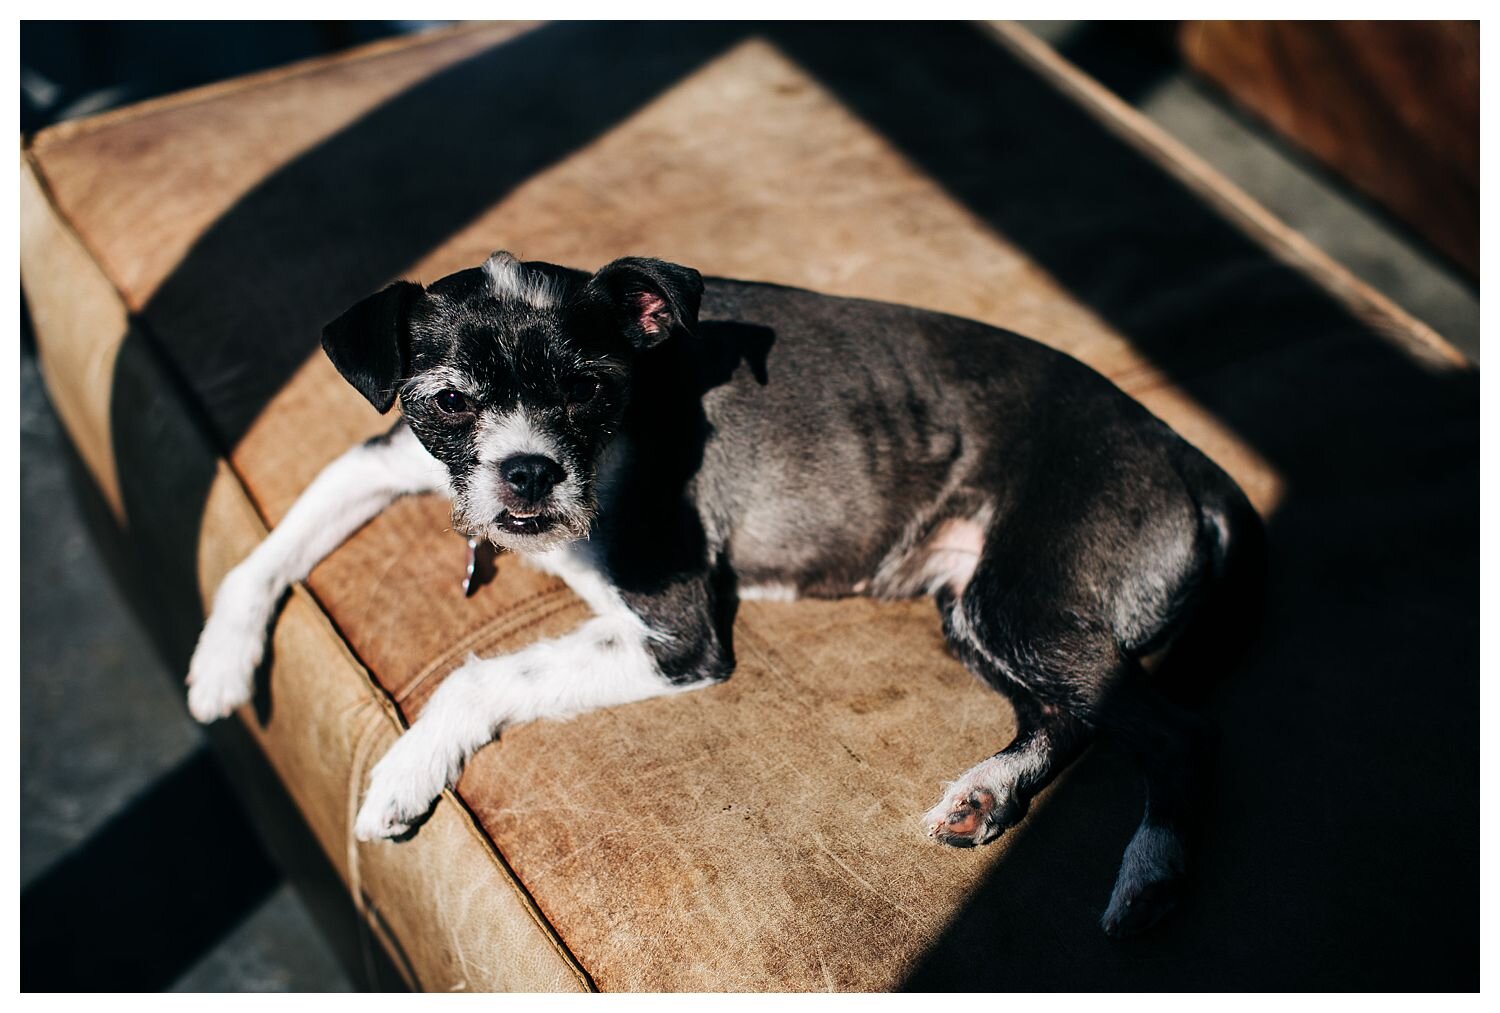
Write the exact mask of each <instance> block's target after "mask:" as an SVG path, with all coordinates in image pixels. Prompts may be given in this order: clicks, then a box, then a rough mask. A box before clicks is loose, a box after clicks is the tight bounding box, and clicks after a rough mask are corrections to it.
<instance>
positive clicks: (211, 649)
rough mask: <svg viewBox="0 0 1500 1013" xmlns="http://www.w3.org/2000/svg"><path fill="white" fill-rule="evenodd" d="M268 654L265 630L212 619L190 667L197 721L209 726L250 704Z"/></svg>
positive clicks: (190, 694)
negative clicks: (260, 665) (256, 672)
mask: <svg viewBox="0 0 1500 1013" xmlns="http://www.w3.org/2000/svg"><path fill="white" fill-rule="evenodd" d="M264 651H265V631H264V630H262V629H255V630H246V629H244V628H236V627H235V626H233V625H230V624H227V623H216V622H215V621H214V619H213V618H210V619H209V621H208V625H207V626H205V627H204V628H203V633H202V635H201V636H199V638H198V646H197V647H196V648H195V649H194V650H193V660H192V661H191V662H190V663H189V665H188V677H187V683H188V710H189V711H191V712H192V715H193V717H195V718H197V719H198V720H199V721H202V722H203V723H204V724H207V723H208V722H210V721H217V720H218V719H219V718H222V717H228V716H229V715H230V714H231V713H233V712H234V709H235V708H236V707H238V706H240V705H241V704H243V703H246V702H248V701H249V699H250V694H251V693H252V692H253V691H254V689H255V669H256V666H258V665H259V664H260V659H261V656H262V654H263V653H264Z"/></svg>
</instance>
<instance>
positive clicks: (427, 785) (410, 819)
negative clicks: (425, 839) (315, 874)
mask: <svg viewBox="0 0 1500 1013" xmlns="http://www.w3.org/2000/svg"><path fill="white" fill-rule="evenodd" d="M447 786H448V775H447V771H446V769H445V767H444V765H443V764H442V763H441V762H439V761H438V760H437V758H435V757H433V756H432V755H431V754H430V751H428V750H426V749H424V748H423V745H422V743H421V741H420V740H419V739H416V738H413V735H412V733H411V732H407V733H406V734H405V735H403V736H402V737H401V738H400V739H399V740H398V741H397V742H396V744H395V745H394V746H392V747H391V751H390V752H389V753H386V754H385V758H384V759H382V760H381V761H380V762H379V763H377V764H376V765H375V769H374V770H373V771H371V772H370V788H369V790H368V791H366V792H365V800H364V802H363V803H362V804H361V805H360V807H359V814H358V815H356V816H355V817H354V837H355V839H356V840H360V841H378V840H385V839H389V838H392V837H400V836H401V835H402V834H404V833H406V832H407V831H408V830H410V829H411V826H412V824H413V823H415V822H416V821H417V820H418V819H420V818H421V817H422V816H423V815H424V814H425V813H426V812H427V810H429V809H431V808H432V803H433V802H434V801H435V800H436V799H437V797H438V796H439V795H441V794H442V793H443V789H444V788H446V787H447Z"/></svg>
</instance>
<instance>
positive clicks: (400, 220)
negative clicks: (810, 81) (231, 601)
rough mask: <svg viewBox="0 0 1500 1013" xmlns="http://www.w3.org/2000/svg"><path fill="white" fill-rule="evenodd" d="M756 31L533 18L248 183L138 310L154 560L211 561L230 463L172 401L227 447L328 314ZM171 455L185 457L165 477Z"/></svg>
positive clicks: (140, 425) (125, 381) (122, 365)
mask: <svg viewBox="0 0 1500 1013" xmlns="http://www.w3.org/2000/svg"><path fill="white" fill-rule="evenodd" d="M742 31H743V30H742V29H741V28H739V27H737V26H734V25H729V24H711V25H673V26H645V25H598V24H578V23H573V24H557V25H547V26H543V27H540V28H537V29H533V30H531V31H529V32H527V33H526V34H524V35H522V36H520V37H517V38H515V39H513V40H511V41H508V42H505V43H502V44H500V45H498V46H495V47H492V48H489V49H486V50H484V51H482V52H480V53H478V54H477V55H474V56H472V57H469V58H466V59H463V60H461V61H459V62H457V63H455V64H453V65H452V66H449V67H447V68H445V69H442V70H440V71H438V72H436V73H434V74H433V75H431V76H430V77H428V78H426V79H424V80H423V81H421V82H420V83H418V84H416V85H414V86H412V87H410V88H408V89H406V90H404V91H402V92H401V93H400V94H398V95H396V96H395V97H393V98H391V99H389V100H388V101H386V102H385V103H383V104H382V105H380V106H378V107H377V108H375V109H373V110H371V111H370V112H368V113H367V114H365V115H364V116H362V117H361V118H359V119H358V120H356V121H354V122H353V123H351V124H350V125H349V126H347V127H346V128H344V129H343V130H341V131H339V132H338V133H336V134H334V135H333V136H331V137H329V138H327V139H326V140H324V141H322V142H321V143H319V144H317V145H316V146H314V147H313V148H311V149H309V150H308V151H306V152H304V153H303V154H301V155H299V156H298V157H297V158H296V159H294V160H293V161H292V162H290V163H289V164H287V165H285V166H284V167H282V168H280V169H279V170H277V171H276V172H275V173H273V174H272V175H271V176H269V177H267V178H266V179H265V180H263V181H261V182H260V183H259V184H257V185H256V186H255V187H254V188H253V189H252V190H251V191H249V192H248V193H247V194H245V195H244V196H243V197H242V198H241V199H240V200H238V201H237V202H236V203H235V204H234V206H233V207H231V208H230V209H229V210H228V211H226V212H225V214H224V215H223V216H222V217H221V218H220V219H219V220H217V221H216V222H215V223H214V224H213V226H212V227H211V228H209V229H208V230H207V231H206V232H205V233H204V234H203V235H202V236H201V237H200V238H199V239H198V240H197V241H196V242H195V243H194V244H193V246H192V248H191V249H190V250H189V251H188V252H187V254H186V255H185V256H184V258H183V260H182V261H181V263H179V264H178V265H177V267H176V268H175V269H174V270H173V272H172V273H171V275H170V276H169V277H168V278H167V279H166V280H165V281H164V282H163V283H162V284H161V286H160V287H159V288H158V289H157V290H156V292H155V293H154V294H153V295H152V296H151V298H150V300H149V302H148V303H147V304H146V305H145V306H144V307H143V308H142V309H141V310H140V311H139V312H138V313H137V314H135V315H134V317H133V319H132V328H131V331H130V333H129V334H128V335H127V337H126V339H125V341H124V344H123V345H122V347H121V350H120V354H119V358H118V360H117V363H116V369H115V375H114V377H113V388H112V391H111V413H110V415H111V417H110V431H111V436H112V439H113V443H114V446H113V449H114V457H115V461H116V462H117V467H118V470H119V473H120V478H121V487H122V488H121V495H122V499H123V502H124V506H125V514H126V517H127V519H130V518H138V519H141V520H143V521H146V523H140V524H137V525H135V526H134V530H135V532H136V533H137V534H138V535H139V536H140V538H141V540H142V547H143V548H144V549H145V550H146V551H147V552H148V553H149V558H151V559H153V560H154V565H155V566H157V567H158V568H160V569H162V570H164V571H165V572H168V573H172V574H194V573H196V572H197V545H198V529H199V524H200V522H201V518H202V514H203V506H204V503H205V501H206V496H207V491H208V488H209V484H210V482H211V480H212V477H213V472H212V462H211V461H206V460H204V455H203V453H202V451H201V449H199V447H198V446H197V445H196V439H197V436H196V434H191V433H186V432H184V431H183V430H182V427H181V426H180V424H178V423H176V422H174V420H173V419H171V418H168V417H167V415H168V414H170V412H172V411H178V410H181V408H180V406H182V405H186V406H188V409H189V410H190V411H195V412H197V413H199V417H198V418H197V420H196V421H197V422H198V423H199V427H200V428H201V430H202V432H203V433H205V434H208V435H209V436H210V437H211V438H212V439H213V440H215V441H216V442H217V445H218V450H219V451H220V453H222V454H224V455H226V456H227V454H228V452H229V451H231V450H232V449H233V448H234V446H235V445H236V444H237V443H238V442H239V440H240V439H241V438H242V437H243V435H244V433H245V432H246V431H247V430H248V428H249V426H250V424H251V423H252V422H253V421H254V419H255V418H256V417H257V416H258V415H259V414H260V412H261V411H262V410H263V409H264V407H265V406H266V405H267V404H268V403H269V401H270V400H271V398H272V397H273V396H274V395H275V394H276V393H277V392H278V391H279V390H281V389H282V388H283V387H284V386H285V384H286V383H287V381H288V380H289V379H290V377H291V376H292V374H293V373H294V372H295V371H296V370H297V369H298V368H299V367H300V366H302V365H303V364H304V363H305V362H306V361H307V360H308V358H309V357H311V356H312V355H314V354H315V353H316V352H317V350H318V336H319V333H320V330H321V328H322V325H323V324H324V323H326V322H327V321H328V320H330V319H332V318H333V317H334V316H336V315H337V314H338V313H340V312H342V310H343V309H345V308H346V307H347V306H349V305H350V304H352V303H353V302H355V301H356V300H358V299H359V298H361V297H362V296H364V295H366V294H368V293H369V292H370V291H373V290H374V289H376V288H378V287H380V286H381V285H383V284H385V283H386V282H387V281H389V280H391V279H392V278H393V277H395V276H396V275H397V274H399V273H400V272H401V271H402V270H403V269H405V268H407V267H409V266H410V265H411V264H412V263H413V262H415V261H416V260H418V259H419V258H420V257H422V256H423V255H425V254H426V253H428V252H429V251H431V250H432V249H434V248H436V247H438V246H439V245H441V244H442V242H443V241H444V240H446V239H447V238H449V237H450V236H452V235H453V234H454V233H455V232H457V231H459V230H460V229H461V228H463V227H464V226H465V225H466V224H468V223H469V222H470V221H472V220H473V219H474V218H475V217H477V216H478V215H480V214H481V213H482V212H483V211H485V210H486V209H487V208H489V207H491V206H492V205H493V204H494V203H495V202H496V201H498V200H499V199H501V198H502V197H503V196H505V195H506V194H507V193H509V192H510V191H512V190H513V189H515V188H516V187H517V186H519V185H520V184H522V183H524V182H525V181H526V180H527V179H529V178H531V177H532V176H533V175H535V174H536V173H538V172H540V171H542V170H544V169H545V168H547V167H548V166H550V165H553V164H555V163H557V162H558V161H560V160H562V159H564V158H566V157H567V156H568V155H569V154H571V153H572V152H574V151H576V150H578V149H579V148H581V147H582V146H584V145H586V144H587V143H589V142H590V141H591V140H593V139H594V138H596V137H598V136H600V135H601V134H602V133H604V132H606V131H607V130H609V129H610V128H611V127H613V126H614V125H615V124H617V123H618V122H620V121H621V120H623V119H625V118H626V117H628V116H630V115H631V114H632V113H633V112H635V111H636V110H638V109H639V108H641V107H642V106H643V105H644V104H646V103H647V102H649V101H651V100H652V99H653V98H655V97H656V96H657V95H659V94H660V93H661V92H662V91H664V90H665V89H667V88H668V87H670V86H671V85H672V84H674V83H675V82H677V81H678V80H680V79H681V78H682V77H684V76H685V75H687V74H689V73H691V72H692V71H693V70H694V69H696V68H697V67H699V66H701V65H702V64H703V63H704V62H706V61H707V60H709V59H710V58H712V57H713V56H714V55H715V54H716V53H718V52H719V51H721V50H722V49H723V48H725V47H726V46H728V45H729V44H730V43H732V42H733V41H734V40H735V39H736V38H738V37H739V36H740V35H741V34H742ZM558 67H567V68H569V71H570V72H569V73H565V74H559V73H557V72H556V68H558ZM504 244H505V237H504V236H503V235H498V236H495V237H494V245H495V246H497V247H498V246H503V245H504ZM265 293H273V295H269V296H268V295H266V294H265ZM247 308H248V311H247ZM247 349H254V350H255V351H254V355H253V361H252V358H251V357H249V356H247V354H246V350H247ZM163 374H165V375H166V376H167V377H168V378H169V381H170V382H171V383H173V384H175V386H176V387H177V391H176V393H177V394H178V395H179V396H178V397H177V398H176V399H173V400H175V401H176V402H177V407H169V406H168V405H166V404H165V403H164V402H165V399H162V398H161V396H160V395H161V392H160V390H159V389H158V388H159V385H160V383H161V382H162V377H163ZM164 456H170V457H173V458H175V459H176V460H177V462H178V464H179V467H178V468H177V469H176V470H175V472H174V474H173V475H172V476H171V479H170V482H169V484H165V485H164V484H163V483H162V481H161V476H160V475H159V474H157V472H158V471H159V468H158V465H159V462H160V461H161V460H162V458H163V457H164ZM193 584H194V582H193V581H187V582H183V581H167V582H163V594H164V595H167V596H169V597H171V599H172V600H171V601H170V602H168V603H166V604H167V605H168V607H166V608H164V609H163V610H162V611H164V612H168V613H170V614H171V615H173V616H174V617H175V618H174V619H173V620H172V623H173V626H174V629H173V631H172V634H171V636H169V637H168V638H167V642H168V643H172V644H175V645H178V649H179V651H180V653H181V657H180V658H175V659H173V660H174V661H179V662H181V663H182V664H183V665H185V663H186V659H187V655H188V652H189V650H190V648H191V645H192V642H193V638H194V637H196V633H197V627H198V625H200V624H201V621H202V611H201V606H200V605H199V603H198V601H197V592H196V590H195V588H194V587H193Z"/></svg>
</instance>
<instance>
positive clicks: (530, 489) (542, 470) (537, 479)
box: [500, 454, 563, 503]
mask: <svg viewBox="0 0 1500 1013" xmlns="http://www.w3.org/2000/svg"><path fill="white" fill-rule="evenodd" d="M500 477H501V478H503V479H505V484H506V485H508V486H510V487H511V490H512V491H514V492H515V494H516V495H517V496H519V497H520V498H521V499H523V500H525V501H526V502H527V503H540V502H541V501H542V499H543V497H545V496H546V495H547V493H549V492H551V491H552V487H553V486H554V485H556V484H557V483H559V482H561V481H562V480H563V470H562V467H561V466H560V465H559V464H558V463H557V462H556V461H554V460H552V459H551V458H550V457H543V456H542V455H541V454H517V455H516V456H515V457H507V458H506V459H505V460H503V461H501V462H500Z"/></svg>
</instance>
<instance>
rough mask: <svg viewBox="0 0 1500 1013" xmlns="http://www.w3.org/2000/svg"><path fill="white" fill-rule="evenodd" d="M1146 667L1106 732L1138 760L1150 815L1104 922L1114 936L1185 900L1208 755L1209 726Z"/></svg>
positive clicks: (1118, 696)
mask: <svg viewBox="0 0 1500 1013" xmlns="http://www.w3.org/2000/svg"><path fill="white" fill-rule="evenodd" d="M1141 675H1142V673H1140V671H1139V669H1137V670H1136V672H1133V673H1131V676H1130V677H1129V680H1128V681H1127V683H1126V684H1125V685H1123V686H1121V687H1120V688H1119V689H1118V690H1117V691H1116V692H1115V693H1114V694H1113V695H1112V697H1111V699H1110V700H1109V708H1108V711H1107V725H1106V728H1105V734H1106V735H1107V736H1108V737H1110V738H1111V739H1113V740H1115V741H1116V742H1118V743H1119V744H1120V745H1121V746H1123V747H1124V748H1125V749H1126V750H1127V751H1129V752H1130V753H1131V754H1132V755H1133V756H1134V757H1135V759H1136V762H1137V763H1138V764H1139V766H1140V771H1141V777H1142V780H1143V781H1144V782H1145V789H1146V812H1145V815H1144V816H1143V817H1142V818H1141V823H1140V826H1139V827H1137V828H1136V831H1135V835H1134V836H1133V837H1131V839H1130V843H1129V844H1128V845H1127V846H1126V848H1125V857H1124V859H1123V861H1122V862H1121V863H1120V871H1119V873H1118V874H1117V876H1116V878H1115V886H1114V889H1113V890H1112V891H1111V892H1110V897H1109V906H1108V907H1107V908H1106V909H1105V912H1104V917H1103V918H1102V919H1100V925H1101V926H1102V927H1103V929H1104V931H1105V932H1107V933H1109V934H1110V935H1111V936H1127V935H1133V934H1135V933H1137V932H1140V931H1142V930H1143V929H1147V928H1150V927H1151V926H1152V925H1154V924H1155V923H1156V922H1157V921H1159V920H1160V919H1161V918H1162V916H1164V915H1165V914H1167V913H1168V912H1169V911H1171V909H1172V908H1173V907H1175V906H1176V903H1177V894H1178V891H1179V889H1180V888H1181V885H1182V881H1183V877H1184V875H1185V874H1186V872H1187V854H1186V836H1187V832H1188V828H1189V823H1190V817H1191V814H1192V808H1193V806H1194V804H1195V803H1196V802H1197V801H1198V798H1199V794H1200V791H1201V789H1202V780H1203V775H1204V773H1205V770H1206V766H1207V763H1206V761H1207V758H1208V741H1209V736H1208V725H1207V722H1205V721H1203V720H1202V719H1201V718H1199V717H1197V716H1196V715H1194V714H1192V713H1191V712H1189V711H1187V710H1184V709H1182V708H1180V707H1178V706H1177V705H1176V704H1173V703H1171V702H1170V701H1168V700H1167V699H1165V698H1164V697H1161V696H1159V695H1158V694H1157V693H1156V692H1155V691H1154V690H1153V689H1151V688H1150V687H1149V686H1147V685H1145V683H1144V679H1142V678H1141V677H1140V676H1141Z"/></svg>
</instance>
